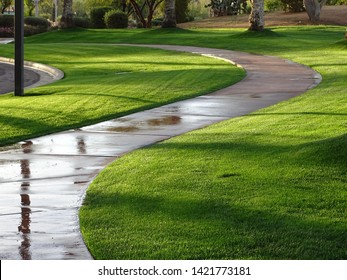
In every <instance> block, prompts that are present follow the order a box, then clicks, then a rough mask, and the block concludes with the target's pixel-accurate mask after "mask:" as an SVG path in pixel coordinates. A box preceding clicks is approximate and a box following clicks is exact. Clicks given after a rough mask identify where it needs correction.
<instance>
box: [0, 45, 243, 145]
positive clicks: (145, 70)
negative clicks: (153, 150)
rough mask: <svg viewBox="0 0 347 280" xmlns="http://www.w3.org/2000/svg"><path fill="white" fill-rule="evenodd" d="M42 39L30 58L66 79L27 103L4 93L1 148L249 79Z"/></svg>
mask: <svg viewBox="0 0 347 280" xmlns="http://www.w3.org/2000/svg"><path fill="white" fill-rule="evenodd" d="M44 41H45V42H46V43H45V44H42V42H41V44H38V43H29V42H28V43H26V46H25V50H26V59H27V60H32V61H38V62H43V63H46V64H49V65H53V66H56V67H58V68H59V69H62V70H63V71H64V72H65V78H64V79H63V80H62V81H59V82H56V83H54V84H51V85H48V86H43V87H40V88H36V89H32V90H28V91H26V93H25V97H24V98H22V97H19V98H16V97H13V95H12V94H10V95H6V96H0V146H1V145H4V144H9V143H14V142H16V141H19V140H23V139H25V138H29V137H33V136H37V135H42V134H47V133H50V132H53V131H59V130H63V129H67V128H71V127H80V126H82V125H84V124H90V123H95V122H98V121H101V120H105V119H110V118H114V117H117V116H121V115H125V114H128V113H130V112H133V111H139V110H143V109H146V108H152V107H157V106H159V105H162V104H165V103H170V102H173V101H175V100H180V99H185V98H189V97H192V96H197V95H201V94H203V93H207V92H211V91H214V90H216V89H217V88H223V87H225V86H227V85H230V84H231V83H234V82H236V81H238V80H239V79H241V78H242V77H243V75H244V73H243V71H242V70H241V69H239V68H236V67H233V66H232V65H231V64H230V63H226V62H223V61H219V60H216V59H211V58H206V57H201V56H198V55H191V54H186V53H176V52H165V51H160V50H151V49H147V48H131V47H119V46H110V45H103V46H99V45H86V44H65V43H54V44H50V43H49V42H47V41H46V40H44ZM61 41H64V38H61ZM0 53H1V55H2V56H11V55H12V53H13V46H11V45H7V46H4V45H0Z"/></svg>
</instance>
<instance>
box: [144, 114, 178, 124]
mask: <svg viewBox="0 0 347 280" xmlns="http://www.w3.org/2000/svg"><path fill="white" fill-rule="evenodd" d="M180 122H181V117H180V116H167V117H162V118H157V119H150V120H148V121H147V123H148V124H149V125H150V126H162V125H177V124H179V123H180Z"/></svg>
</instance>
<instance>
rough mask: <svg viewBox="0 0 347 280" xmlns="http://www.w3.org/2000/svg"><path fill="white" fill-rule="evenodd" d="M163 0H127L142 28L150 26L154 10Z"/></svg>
mask: <svg viewBox="0 0 347 280" xmlns="http://www.w3.org/2000/svg"><path fill="white" fill-rule="evenodd" d="M163 1H164V0H145V1H139V0H129V2H130V4H131V6H132V8H133V9H134V13H135V15H136V17H137V19H138V20H139V21H140V23H141V24H142V27H144V28H151V27H152V19H153V15H154V12H155V11H156V9H157V8H158V6H159V5H160V4H161V3H162V2H163Z"/></svg>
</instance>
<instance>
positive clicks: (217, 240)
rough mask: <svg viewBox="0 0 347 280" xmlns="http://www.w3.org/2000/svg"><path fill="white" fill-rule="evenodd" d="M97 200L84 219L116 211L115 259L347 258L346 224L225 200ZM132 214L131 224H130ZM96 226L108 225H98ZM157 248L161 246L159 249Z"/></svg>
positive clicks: (114, 196) (102, 197) (113, 229)
mask: <svg viewBox="0 0 347 280" xmlns="http://www.w3.org/2000/svg"><path fill="white" fill-rule="evenodd" d="M96 197H97V201H99V204H98V203H93V204H92V205H90V204H89V202H88V200H87V201H86V205H87V206H86V208H84V210H83V211H84V215H85V214H86V211H87V213H88V211H96V212H97V211H98V207H105V208H106V209H108V210H110V211H113V213H114V215H113V219H115V220H117V221H118V222H117V223H115V224H114V225H113V226H112V225H110V223H107V222H106V221H104V222H106V223H107V224H108V225H109V226H108V228H107V229H105V232H109V231H111V232H115V233H116V234H117V237H118V238H119V239H117V238H115V239H113V241H112V243H111V244H109V246H110V247H108V248H104V250H105V251H108V252H113V255H107V257H108V258H110V259H126V258H129V256H131V258H132V259H137V258H140V259H346V258H347V252H346V250H345V246H343V245H342V244H347V235H346V226H345V224H343V223H342V222H341V223H337V222H327V221H325V222H324V221H321V222H320V221H317V220H311V219H307V218H305V217H304V216H302V215H301V214H300V213H296V214H294V215H293V214H290V213H288V214H286V213H279V212H276V211H272V210H257V209H252V208H251V207H242V206H238V205H235V204H233V203H232V202H229V203H228V202H226V201H225V199H224V200H223V199H213V198H210V199H188V198H182V197H181V198H180V197H178V198H173V197H167V196H166V197H165V196H160V195H156V196H153V197H152V196H150V195H136V194H110V193H109V194H107V195H102V194H96ZM93 201H95V199H93ZM111 209H112V210H111ZM124 211H126V212H128V213H127V214H126V216H125V217H126V218H123V217H122V216H121V215H122V213H124ZM129 216H130V217H131V220H125V219H129ZM108 218H110V217H109V216H108ZM100 220H101V221H102V220H103V218H102V217H100ZM134 225H136V227H135V228H134ZM93 226H94V227H96V228H99V229H102V227H103V225H102V224H98V222H96V224H94V225H93ZM87 230H92V229H91V228H90V229H88V228H87ZM132 230H133V231H134V232H132ZM137 234H139V235H143V236H147V240H146V241H145V242H142V241H140V240H141V239H139V240H138V239H137V236H136V235H137ZM125 236H128V238H129V239H130V240H131V241H129V243H127V244H122V241H118V240H124V237H125ZM103 238H110V236H107V234H105V236H103V237H99V239H100V241H101V242H102V239H103ZM93 242H94V243H95V242H96V243H97V242H98V241H93ZM87 243H88V240H87ZM151 244H153V245H151ZM155 244H160V245H159V247H158V248H157V246H156V245H155ZM95 245H96V246H97V244H93V246H95ZM123 246H124V248H122V247H123ZM127 246H128V249H126V248H125V247H127ZM130 248H133V251H132V249H130ZM101 250H102V249H101ZM124 250H126V252H125V253H124ZM118 252H119V253H118ZM165 252H166V253H165ZM92 253H93V252H92ZM96 257H98V256H97V255H96Z"/></svg>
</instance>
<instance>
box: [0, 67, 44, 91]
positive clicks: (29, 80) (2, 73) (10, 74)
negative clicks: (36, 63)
mask: <svg viewBox="0 0 347 280" xmlns="http://www.w3.org/2000/svg"><path fill="white" fill-rule="evenodd" d="M39 80H40V75H39V74H38V73H36V72H35V71H33V70H30V69H28V68H25V69H24V86H25V87H27V86H30V85H32V84H35V83H37V82H38V81H39ZM13 91H14V65H13V64H8V63H0V94H4V93H8V92H13Z"/></svg>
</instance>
